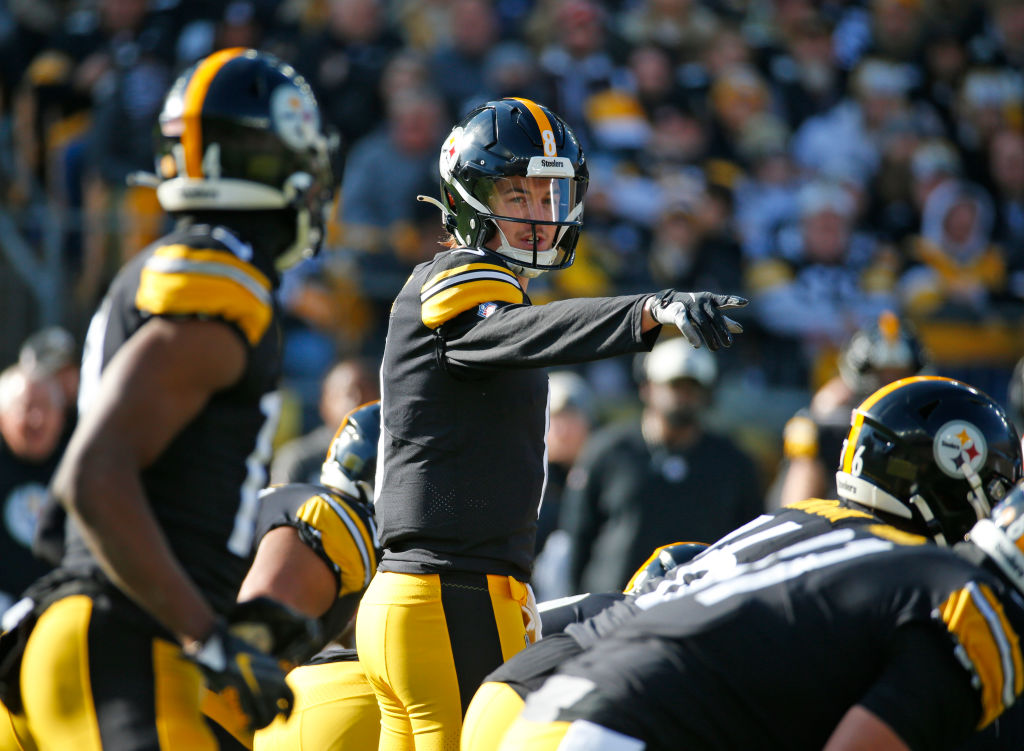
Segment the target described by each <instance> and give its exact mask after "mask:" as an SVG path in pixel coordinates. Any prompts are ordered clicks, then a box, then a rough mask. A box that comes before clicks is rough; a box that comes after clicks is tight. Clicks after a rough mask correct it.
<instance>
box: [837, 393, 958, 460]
mask: <svg viewBox="0 0 1024 751" xmlns="http://www.w3.org/2000/svg"><path fill="white" fill-rule="evenodd" d="M951 380H953V379H952V378H945V377H944V376H911V377H910V378H901V379H899V380H898V381H893V382H892V383H890V384H887V385H885V386H882V388H880V389H878V391H876V392H875V393H873V394H872V395H871V396H869V397H868V398H867V399H865V400H864V401H863V402H861V404H860V406H859V407H857V408H856V409H854V410H853V420H851V422H850V433H849V436H848V437H847V439H846V443H845V445H844V446H843V456H842V461H841V462H840V465H839V466H840V467H841V468H842V471H843V472H850V469H851V467H852V466H853V457H854V455H855V454H856V453H857V439H858V438H859V437H860V429H861V427H863V425H864V414H865V412H866V411H867V410H869V409H871V407H873V406H875V404H877V403H878V402H880V401H881V400H882V398H883V397H884V396H887V395H888V394H891V393H892V392H893V391H895V390H896V389H899V388H902V387H903V386H906V385H907V384H910V383H917V382H918V381H951Z"/></svg>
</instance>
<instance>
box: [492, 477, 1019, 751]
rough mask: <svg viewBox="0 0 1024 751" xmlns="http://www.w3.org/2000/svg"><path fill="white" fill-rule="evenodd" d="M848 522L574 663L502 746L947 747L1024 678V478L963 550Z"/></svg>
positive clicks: (712, 580) (884, 750)
mask: <svg viewBox="0 0 1024 751" xmlns="http://www.w3.org/2000/svg"><path fill="white" fill-rule="evenodd" d="M874 532H875V531H874V530H872V529H871V528H848V529H837V530H834V531H833V532H830V533H827V534H824V535H819V536H817V537H814V538H811V539H809V540H805V541H803V542H800V543H797V544H796V545H792V546H786V547H783V548H781V549H780V550H778V552H776V553H774V554H772V555H770V556H768V557H766V558H764V559H762V560H760V561H755V562H753V563H749V564H743V565H741V566H740V567H738V569H737V570H736V571H735V572H734V573H733V574H732V575H731V576H728V577H724V578H719V577H715V576H709V577H706V578H704V579H701V580H698V581H696V582H694V583H692V584H691V585H690V586H689V587H688V588H686V590H685V591H684V592H683V594H681V596H679V597H677V598H676V599H673V600H668V601H664V602H661V603H660V604H658V605H655V606H654V607H651V608H650V609H648V610H645V611H644V612H642V613H641V614H640V615H638V616H636V617H635V618H634V619H632V620H630V621H628V622H627V623H624V624H623V625H622V626H620V627H619V628H618V629H617V630H616V631H615V633H614V634H612V635H610V636H608V637H607V638H605V639H602V640H601V641H599V642H598V643H597V644H595V645H594V646H593V647H591V648H590V649H588V650H587V651H586V652H584V653H583V654H581V655H580V656H578V657H576V658H574V659H572V660H571V661H569V662H567V663H565V664H564V665H562V666H561V667H559V669H558V670H557V672H556V673H555V674H554V675H552V676H551V677H550V678H549V679H548V680H547V681H546V682H545V683H544V684H543V685H542V686H541V687H540V688H539V689H538V690H537V691H535V692H533V693H531V694H530V695H529V696H528V697H527V700H526V706H525V707H524V709H523V712H522V714H521V715H520V718H519V719H517V720H516V721H515V723H514V724H513V725H512V727H511V728H510V729H509V731H508V732H507V733H506V735H505V738H504V740H503V741H502V744H501V746H500V749H502V751H505V750H507V749H536V750H542V749H578V748H579V749H582V748H601V749H608V750H612V749H621V750H622V751H625V750H626V749H630V750H631V751H642V750H646V751H658V750H662V749H664V750H667V749H678V748H722V749H746V748H759V749H783V748H785V749H822V748H824V749H826V751H850V750H852V749H873V750H874V751H906V750H907V749H911V748H914V749H924V748H928V749H952V748H955V747H956V746H957V744H958V743H960V742H962V741H964V740H965V739H966V738H967V737H968V736H969V735H970V734H971V733H972V732H974V731H975V730H976V729H978V728H983V727H986V726H987V725H989V724H990V723H991V722H992V721H993V720H994V719H995V718H996V717H998V716H999V715H1000V714H1001V713H1002V712H1003V711H1004V710H1005V709H1006V708H1007V707H1009V706H1010V705H1011V704H1012V703H1013V702H1014V700H1015V699H1016V697H1017V696H1018V695H1019V694H1020V693H1021V690H1022V688H1024V676H1022V673H1021V671H1022V668H1024V654H1022V653H1021V646H1022V645H1021V642H1020V634H1022V633H1024V604H1022V601H1021V600H1020V597H1019V594H1020V593H1021V592H1024V575H1022V572H1024V489H1022V488H1019V487H1018V489H1016V490H1014V491H1013V492H1012V493H1011V495H1010V497H1008V498H1007V499H1006V500H1005V501H1004V502H1003V503H1001V504H999V505H998V506H997V507H996V508H995V509H994V510H993V514H992V517H991V519H985V520H982V521H980V522H978V523H977V524H976V525H975V526H974V527H973V529H972V530H971V532H970V533H969V540H970V541H969V542H966V543H961V544H960V545H958V546H957V547H956V548H955V549H952V550H951V549H948V548H941V547H939V546H935V545H926V544H923V543H924V538H921V537H916V536H912V535H902V536H887V535H883V536H879V535H877V534H875V533H874Z"/></svg>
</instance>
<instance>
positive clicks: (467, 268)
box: [420, 251, 526, 329]
mask: <svg viewBox="0 0 1024 751" xmlns="http://www.w3.org/2000/svg"><path fill="white" fill-rule="evenodd" d="M525 297H526V296H525V294H524V293H523V288H522V286H521V285H520V284H519V280H518V279H517V278H516V275H515V274H513V273H512V272H511V271H510V270H509V269H506V268H505V267H504V266H499V265H498V264H495V263H488V262H486V261H479V258H478V257H477V256H476V255H475V254H473V253H472V251H464V252H458V251H456V252H454V253H451V254H449V255H447V256H444V257H443V260H442V261H440V262H438V263H437V264H435V266H434V267H433V268H432V269H431V273H430V275H429V276H428V278H427V281H426V282H424V284H423V286H422V287H421V288H420V317H421V319H422V321H423V325H425V326H426V327H427V328H430V329H436V328H437V327H438V326H440V325H441V324H443V323H445V322H447V321H450V320H451V319H453V318H455V317H456V316H458V315H460V314H461V313H465V312H466V311H469V310H474V309H477V308H480V307H481V306H487V305H488V304H489V303H513V304H517V303H522V302H524V300H525ZM481 313H482V314H486V313H487V308H486V307H485V308H484V309H482V310H481Z"/></svg>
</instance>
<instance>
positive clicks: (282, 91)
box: [270, 85, 320, 151]
mask: <svg viewBox="0 0 1024 751" xmlns="http://www.w3.org/2000/svg"><path fill="white" fill-rule="evenodd" d="M270 112H271V117H272V118H273V122H274V130H276V131H277V133H278V135H280V136H281V140H282V141H284V142H285V143H286V144H288V146H290V147H291V148H292V149H294V150H295V151H302V150H304V149H308V148H309V147H310V146H312V145H313V143H314V142H315V141H316V137H317V131H318V129H319V127H320V117H319V115H318V114H317V111H316V103H315V102H314V101H313V100H312V99H311V98H310V97H308V96H306V95H305V93H304V92H302V91H301V90H300V89H298V88H296V87H295V86H292V85H282V86H278V87H277V88H276V89H274V93H273V94H271V96H270Z"/></svg>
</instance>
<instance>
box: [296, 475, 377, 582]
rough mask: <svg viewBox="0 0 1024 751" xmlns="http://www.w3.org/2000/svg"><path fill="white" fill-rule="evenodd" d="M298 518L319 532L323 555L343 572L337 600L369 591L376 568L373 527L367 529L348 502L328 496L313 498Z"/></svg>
mask: <svg viewBox="0 0 1024 751" xmlns="http://www.w3.org/2000/svg"><path fill="white" fill-rule="evenodd" d="M295 516H296V517H297V518H298V519H300V520H302V521H304V522H305V523H306V524H308V525H309V526H311V527H313V529H315V530H317V531H318V532H319V533H320V542H321V544H322V545H323V548H324V552H325V553H326V554H327V557H328V558H330V559H331V560H332V561H333V562H334V564H335V565H336V566H337V567H338V568H339V569H340V571H341V589H340V590H339V591H338V597H343V596H344V595H347V594H351V593H353V592H361V591H363V590H364V589H366V587H367V586H368V585H369V584H370V578H371V577H372V576H373V573H374V571H375V570H376V568H377V553H376V546H375V543H374V538H375V536H376V530H375V529H374V528H373V526H372V524H371V525H370V526H369V527H367V525H366V524H364V523H363V520H362V519H360V518H359V515H358V514H357V513H356V512H355V511H353V510H352V508H351V507H350V506H349V505H348V504H347V503H345V502H344V501H342V500H341V499H339V498H335V497H333V496H331V495H330V494H328V493H319V494H317V495H315V496H313V497H312V498H310V499H309V500H308V501H306V502H305V503H304V504H303V505H302V507H301V508H300V509H299V510H298V512H296V514H295Z"/></svg>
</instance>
